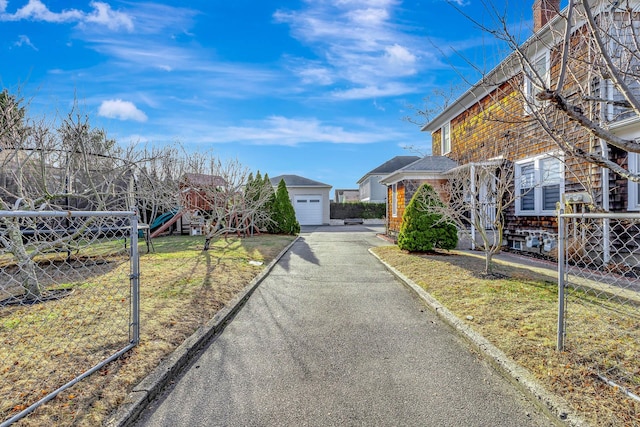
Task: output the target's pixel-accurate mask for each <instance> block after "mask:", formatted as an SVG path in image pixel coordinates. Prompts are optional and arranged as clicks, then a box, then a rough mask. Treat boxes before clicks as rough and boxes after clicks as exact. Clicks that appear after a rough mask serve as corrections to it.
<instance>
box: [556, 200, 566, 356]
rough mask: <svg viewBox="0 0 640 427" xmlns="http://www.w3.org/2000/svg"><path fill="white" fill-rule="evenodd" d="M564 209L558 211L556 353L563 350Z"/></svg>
mask: <svg viewBox="0 0 640 427" xmlns="http://www.w3.org/2000/svg"><path fill="white" fill-rule="evenodd" d="M563 215H564V209H560V210H559V211H558V342H557V345H556V349H557V351H562V350H564V335H565V322H564V316H565V313H564V308H565V307H564V303H565V299H564V279H565V278H564V276H565V269H564V262H565V260H564V258H565V238H566V237H565V225H564V217H563Z"/></svg>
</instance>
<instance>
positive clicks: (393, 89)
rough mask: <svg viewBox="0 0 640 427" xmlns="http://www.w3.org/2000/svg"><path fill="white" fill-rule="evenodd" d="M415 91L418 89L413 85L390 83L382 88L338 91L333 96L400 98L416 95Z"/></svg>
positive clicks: (346, 97) (344, 98) (340, 97)
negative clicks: (411, 94) (401, 96)
mask: <svg viewBox="0 0 640 427" xmlns="http://www.w3.org/2000/svg"><path fill="white" fill-rule="evenodd" d="M415 91H416V87H415V86H413V85H405V84H401V83H390V84H387V85H382V86H364V87H357V88H353V89H347V90H336V91H334V92H333V93H332V94H331V95H332V97H334V98H336V99H343V100H353V99H371V98H384V97H388V96H400V95H406V94H409V93H414V92H415Z"/></svg>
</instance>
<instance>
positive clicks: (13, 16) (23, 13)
mask: <svg viewBox="0 0 640 427" xmlns="http://www.w3.org/2000/svg"><path fill="white" fill-rule="evenodd" d="M7 5H8V2H7V1H6V0H2V1H0V21H21V20H30V21H44V22H51V23H65V22H75V23H78V24H79V25H85V24H100V25H103V26H106V27H107V28H109V29H111V30H117V29H120V28H124V29H125V30H127V31H133V21H132V20H131V18H130V17H129V16H128V15H127V14H125V13H122V12H118V11H114V10H113V9H111V6H110V5H108V4H107V3H102V2H97V1H96V2H91V3H89V5H90V6H91V7H92V8H93V11H91V12H88V13H87V12H83V11H81V10H78V9H65V10H63V11H61V12H53V11H51V10H49V8H48V7H47V6H46V5H45V4H44V3H42V1H41V0H29V2H28V3H27V4H26V5H25V6H22V7H21V8H19V9H17V10H16V11H15V12H14V13H7Z"/></svg>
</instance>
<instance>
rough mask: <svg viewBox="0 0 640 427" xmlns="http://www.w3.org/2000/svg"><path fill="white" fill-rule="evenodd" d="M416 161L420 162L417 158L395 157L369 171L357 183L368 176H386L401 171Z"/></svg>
mask: <svg viewBox="0 0 640 427" xmlns="http://www.w3.org/2000/svg"><path fill="white" fill-rule="evenodd" d="M416 160H420V157H418V156H396V157H394V158H393V159H391V160H387V161H386V162H384V163H383V164H381V165H380V166H378V167H377V168H375V169H372V170H370V171H369V172H367V173H366V174H364V176H363V177H362V178H360V179H359V180H358V182H360V181H362V180H363V179H364V178H365V177H367V176H369V175H387V174H390V173H392V172H395V171H397V170H398V169H402V168H403V167H405V166H407V165H409V164H411V163H413V162H415V161H416Z"/></svg>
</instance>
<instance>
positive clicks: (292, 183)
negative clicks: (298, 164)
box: [271, 175, 331, 188]
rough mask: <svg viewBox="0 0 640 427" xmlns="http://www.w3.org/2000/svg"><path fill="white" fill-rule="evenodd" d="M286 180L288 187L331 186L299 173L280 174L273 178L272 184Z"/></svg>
mask: <svg viewBox="0 0 640 427" xmlns="http://www.w3.org/2000/svg"><path fill="white" fill-rule="evenodd" d="M281 180H284V183H285V184H286V186H287V187H328V188H331V186H330V185H329V184H323V183H322V182H318V181H314V180H312V179H309V178H304V177H302V176H298V175H278V176H274V177H273V178H271V184H273V186H277V185H278V184H280V181H281Z"/></svg>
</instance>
